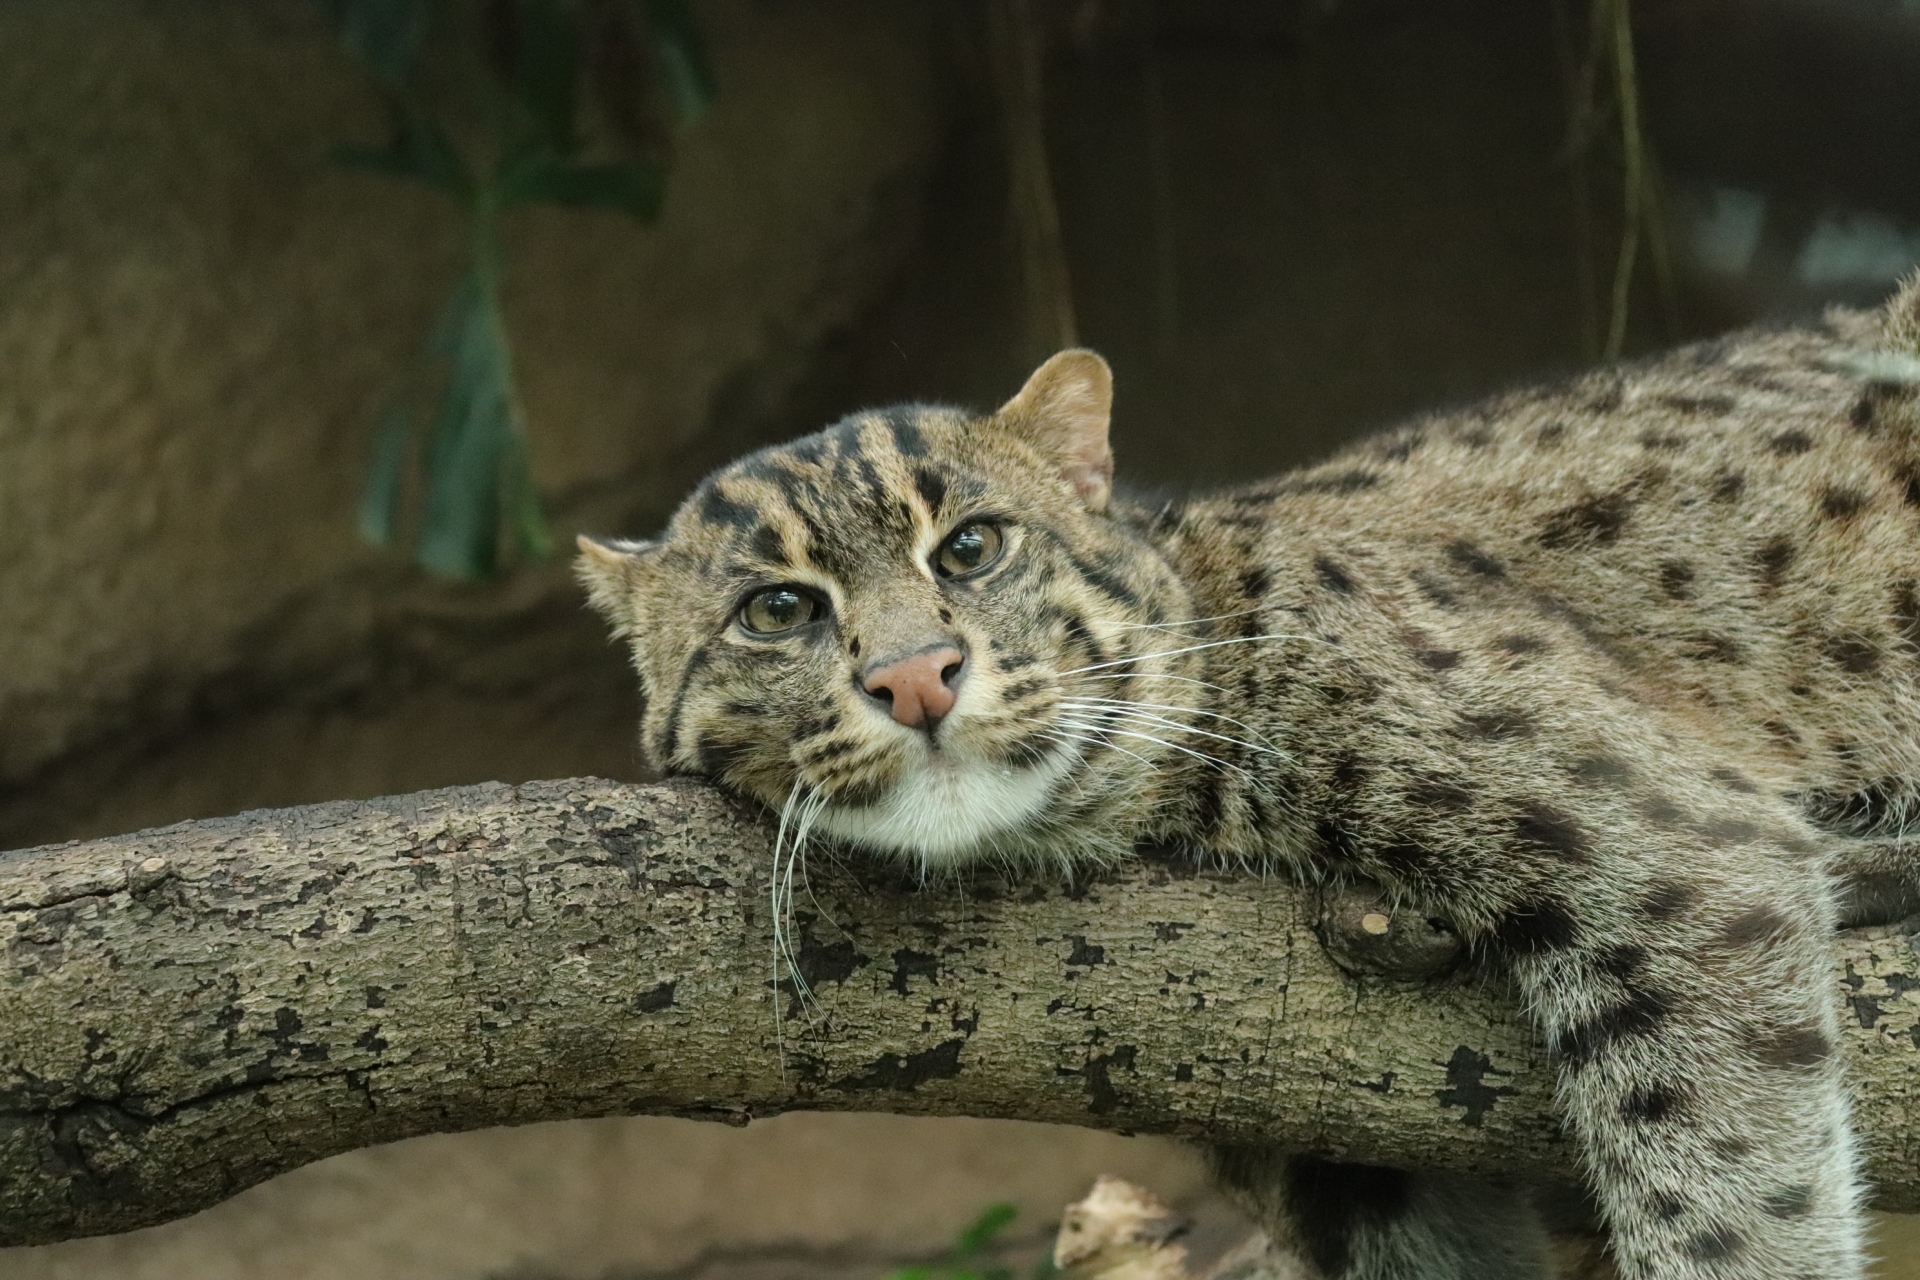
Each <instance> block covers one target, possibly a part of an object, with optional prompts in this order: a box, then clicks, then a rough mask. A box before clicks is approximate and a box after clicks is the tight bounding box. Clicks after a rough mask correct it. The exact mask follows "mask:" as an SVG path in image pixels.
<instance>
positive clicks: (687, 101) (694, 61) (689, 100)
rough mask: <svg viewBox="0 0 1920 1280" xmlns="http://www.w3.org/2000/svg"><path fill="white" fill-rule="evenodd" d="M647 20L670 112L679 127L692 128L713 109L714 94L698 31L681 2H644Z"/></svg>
mask: <svg viewBox="0 0 1920 1280" xmlns="http://www.w3.org/2000/svg"><path fill="white" fill-rule="evenodd" d="M647 20H648V22H649V24H650V25H651V26H652V27H653V52H654V57H655V58H656V59H657V60H658V61H659V64H660V71H661V74H662V75H663V76H665V78H666V81H667V92H668V93H669V94H670V95H671V96H672V98H673V105H674V109H675V110H676V111H677V112H678V113H679V115H680V121H681V123H682V124H693V123H695V122H696V121H698V120H699V119H700V118H701V117H702V116H704V115H706V114H707V112H708V111H710V110H712V109H713V99H714V94H715V93H716V89H715V86H714V82H713V72H712V71H711V70H710V69H709V67H708V63H707V51H706V45H705V43H704V42H703V41H702V40H701V39H700V29H699V27H697V26H695V25H694V21H693V14H692V13H691V12H690V11H689V10H688V9H687V6H686V3H685V0H647Z"/></svg>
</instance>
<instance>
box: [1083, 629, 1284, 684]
mask: <svg viewBox="0 0 1920 1280" xmlns="http://www.w3.org/2000/svg"><path fill="white" fill-rule="evenodd" d="M1312 638H1313V637H1312V636H1303V635H1295V634H1292V633H1290V632H1284V631H1273V632H1269V633H1267V634H1265V635H1258V636H1234V637H1232V638H1231V639H1228V640H1209V641H1207V642H1206V643H1205V644H1190V645H1184V646H1182V647H1181V648H1178V649H1155V650H1150V651H1149V652H1147V653H1142V654H1138V655H1136V656H1134V657H1131V658H1116V659H1114V660H1113V661H1112V662H1095V663H1092V664H1090V665H1088V666H1084V667H1074V668H1072V669H1070V670H1067V671H1062V672H1061V673H1060V674H1061V675H1063V676H1077V675H1079V674H1081V673H1082V672H1086V671H1099V670H1101V669H1103V668H1105V667H1124V666H1127V665H1128V664H1130V663H1135V662H1145V661H1147V660H1148V659H1150V658H1171V657H1174V656H1176V655H1178V654H1182V653H1198V652H1200V651H1201V650H1202V649H1218V648H1219V647H1220V646H1221V645H1227V644H1253V643H1256V642H1257V641H1261V640H1311V639H1312Z"/></svg>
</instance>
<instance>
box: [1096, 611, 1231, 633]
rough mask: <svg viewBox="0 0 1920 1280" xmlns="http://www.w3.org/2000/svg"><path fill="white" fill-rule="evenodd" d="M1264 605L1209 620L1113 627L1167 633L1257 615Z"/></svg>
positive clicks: (1191, 619)
mask: <svg viewBox="0 0 1920 1280" xmlns="http://www.w3.org/2000/svg"><path fill="white" fill-rule="evenodd" d="M1265 607H1266V606H1265V605H1254V606H1253V607H1252V608H1250V609H1239V610H1236V611H1235V612H1233V613H1216V614H1214V615H1213V616H1212V617H1210V618H1188V619H1187V620H1186V621H1184V622H1122V623H1120V624H1118V625H1117V626H1115V627H1113V628H1112V630H1115V631H1139V630H1148V631H1168V630H1171V629H1172V628H1174V627H1197V626H1199V625H1200V624H1201V623H1203V622H1224V621H1225V620H1226V619H1228V618H1244V617H1246V616H1247V615H1248V614H1250V613H1258V612H1260V610H1261V609H1263V608H1265Z"/></svg>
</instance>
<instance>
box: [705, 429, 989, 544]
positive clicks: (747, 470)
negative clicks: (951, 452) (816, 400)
mask: <svg viewBox="0 0 1920 1280" xmlns="http://www.w3.org/2000/svg"><path fill="white" fill-rule="evenodd" d="M935 415H939V416H941V417H946V418H947V419H948V420H949V421H952V420H953V419H954V418H957V417H958V415H957V413H956V411H953V410H942V409H926V408H922V407H921V406H903V407H900V408H895V409H888V410H882V411H877V412H872V413H863V414H856V415H854V416H852V417H849V418H845V419H842V420H841V421H840V422H837V423H835V424H834V425H833V426H831V427H828V428H826V429H825V430H824V431H819V432H816V433H815V434H813V435H810V436H806V437H803V438H802V439H799V440H795V441H793V442H792V443H790V444H784V445H777V446H775V447H773V448H770V449H763V450H761V451H760V452H758V453H755V454H751V455H749V456H748V457H746V458H743V459H741V460H740V461H739V462H736V463H733V464H732V465H730V466H728V467H726V468H725V469H723V470H722V471H720V472H719V473H718V474H716V475H715V476H713V477H712V478H710V479H709V480H708V481H707V482H706V483H705V484H703V485H702V486H701V488H700V489H699V491H697V492H696V493H695V494H694V495H693V496H692V498H690V499H689V500H688V504H687V506H688V509H689V510H690V512H691V513H692V514H693V515H694V516H695V517H696V518H697V520H698V522H699V524H700V525H701V526H703V527H704V528H703V532H705V533H706V534H707V535H708V536H717V537H719V538H720V539H721V542H720V544H719V546H718V547H716V550H718V551H720V553H721V558H723V559H725V560H727V561H730V562H731V563H732V565H733V567H734V568H735V569H736V570H738V571H741V572H749V573H750V572H765V571H769V570H771V571H778V570H779V569H781V568H787V567H810V568H814V569H818V570H820V571H822V572H825V573H829V574H833V575H834V576H836V577H853V576H858V575H859V573H860V570H861V569H862V568H865V567H870V566H871V565H872V564H873V563H874V559H875V552H876V551H877V550H880V549H882V548H890V547H897V548H905V547H907V546H909V545H911V544H913V543H914V542H916V541H917V540H918V539H919V537H920V535H921V534H922V532H923V531H924V530H925V529H926V528H927V527H928V525H929V524H934V523H938V521H939V519H940V518H941V512H942V510H943V509H944V508H946V507H947V506H949V505H950V504H951V503H953V502H955V501H964V500H967V499H968V498H971V497H975V496H977V495H978V493H979V492H980V491H981V489H982V488H983V486H981V485H980V484H979V483H978V482H977V481H975V480H973V479H971V478H969V477H965V476H962V475H958V474H956V473H955V471H954V469H953V468H952V467H951V466H950V465H948V464H947V463H945V462H943V461H942V460H941V459H940V458H938V457H937V456H935V452H934V450H933V449H932V448H931V447H930V441H929V439H928V433H927V432H926V431H924V430H923V429H922V428H923V426H933V425H935V424H934V423H932V422H929V419H930V418H933V417H934V416H935Z"/></svg>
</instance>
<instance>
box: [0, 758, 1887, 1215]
mask: <svg viewBox="0 0 1920 1280" xmlns="http://www.w3.org/2000/svg"><path fill="white" fill-rule="evenodd" d="M769 861H770V858H769V833H768V830H767V827H766V824H765V823H764V822H763V821H762V820H761V819H760V818H759V817H758V816H757V815H755V814H753V813H751V812H749V811H747V810H745V809H743V808H741V807H740V806H738V805H736V804H734V803H733V802H731V801H729V800H727V799H726V798H725V797H723V796H721V795H719V794H718V793H716V792H714V791H712V790H710V789H708V788H705V787H702V786H698V785H694V784H689V783H670V784H663V785H658V786H624V785H619V784H615V783H610V782H604V781H600V780H596V779H576V780H571V781H562V782H543V783H532V784H528V785H525V786H520V787H504V786H498V785H490V786H481V787H464V788H456V789H451V790H445V791H430V792H422V793H420V794H418V795H412V796H401V797H394V798H389V799H383V800H374V801H368V802H364V803H362V802H354V803H337V804H325V805H314V806H310V807H307V808H300V809H287V810H278V811H263V812H257V813H251V814H243V815H240V816H238V817H234V818H222V819H217V820H212V821H206V822H190V823H182V824H180V825H177V826H173V827H166V828H162V829H159V830H155V831H146V832H140V833H137V834H134V835H130V836H122V837H118V838H115V839H110V840H98V841H92V842H89V843H84V844H69V845H62V846H49V847H46V848H41V849H29V850H23V851H19V852H15V853H8V854H0V918H3V919H4V925H0V950H4V953H5V961H4V964H0V1245H20V1244H35V1243H43V1242H47V1241H52V1240H59V1239H64V1238H68V1237H72V1236H82V1235H92V1234H98V1233H102V1232H110V1231H124V1230H128V1229H130V1228H133V1227H140V1226H145V1225H148V1224H150V1223H155V1222H161V1221H164V1220H166V1219H169V1218H175V1217H180V1216H182V1215H185V1214H188V1213H192V1212H194V1211H195V1210H198V1209H201V1208H204V1207H206V1206H207V1205H210V1204H213V1203H214V1202H216V1201H218V1200H220V1199H223V1198H224V1197H226V1196H229V1195H232V1194H233V1193H235V1192H237V1191H239V1190H241V1189H242V1188H244V1187H247V1186H250V1185H252V1184H254V1183H256V1182H260V1181H262V1180H264V1179H266V1178H270V1177H272V1176H273V1175H275V1174H277V1173H281V1172H284V1171H285V1170H287V1169H291V1168H294V1167H296V1166H298V1165H301V1164H305V1163H307V1162H309V1161H312V1160H318V1159H320V1158H322V1157H324V1156H328V1155H332V1154H334V1153H336V1152H340V1151H346V1150H350V1149H352V1148H355V1147H363V1146H367V1145H370V1144H373V1143H379V1142H390V1141H393V1140H395V1139H398V1138H404V1137H409V1136H411V1135H414V1134H420V1133H432V1132H445V1131H451V1130H459V1129H472V1128H479V1127H482V1126H486V1125H497V1124H523V1123H527V1122H530V1121H536V1120H557V1119H564V1118H570V1117H577V1116H597V1115H614V1114H635V1113H652V1114H670V1115H682V1116H695V1117H700V1118H705V1119H717V1120H724V1121H727V1122H730V1123H746V1122H747V1121H748V1120H749V1119H751V1118H753V1117H756V1116H767V1115H772V1114H774V1113H776V1112H779V1111H782V1110H791V1109H800V1108H830V1109H852V1110H873V1111H897V1112H915V1113H921V1114H944V1115H975V1116H1007V1117H1017V1118H1021V1119H1027V1120H1045V1121H1053V1122H1058V1123H1065V1124H1082V1125H1094V1126H1097V1127H1100V1128H1107V1129H1118V1130H1127V1131H1137V1132H1155V1133H1174V1134H1182V1135H1189V1136H1195V1137H1200V1136H1204V1137H1207V1138H1212V1139H1218V1140H1225V1141H1236V1142H1238V1141H1249V1140H1257V1139H1265V1140H1272V1141H1277V1142H1281V1143H1285V1144H1288V1145H1291V1146H1294V1147H1298V1148H1302V1149H1311V1150H1315V1151H1320V1152H1323V1153H1326V1154H1329V1155H1335V1156H1341V1157H1348V1158H1353V1159H1358V1160H1367V1161H1376V1162H1381V1163H1391V1164H1402V1165H1415V1166H1418V1165H1428V1166H1444V1167H1449V1168H1455V1169H1461V1170H1469V1171H1477V1172H1480V1173H1483V1174H1489V1175H1498V1176H1507V1177H1519V1178H1527V1179H1538V1180H1549V1181H1567V1180H1570V1179H1571V1178H1572V1177H1573V1169H1572V1163H1571V1153H1570V1151H1569V1149H1568V1145H1567V1143H1566V1142H1565V1140H1564V1139H1563V1138H1562V1137H1561V1135H1560V1133H1559V1130H1558V1125H1557V1122H1556V1120H1555V1117H1554V1112H1553V1108H1552V1105H1551V1091H1552V1079H1551V1072H1550V1070H1549V1067H1548V1064H1547V1061H1546V1058H1545V1054H1544V1053H1543V1051H1542V1050H1541V1048H1540V1046H1539V1045H1537V1044H1536V1043H1535V1041H1534V1040H1533V1038H1532V1037H1531V1036H1530V1035H1529V1034H1528V1033H1527V1032H1526V1030H1525V1029H1524V1027H1523V1026H1522V1024H1521V1023H1520V1022H1519V1020H1518V1017H1517V1012H1516V1010H1515V1008H1514V1007H1513V1004H1512V1002H1511V1000H1510V999H1509V998H1508V997H1507V995H1506V994H1505V993H1504V991H1503V990H1502V988H1501V985H1500V984H1499V983H1498V982H1497V981H1495V980H1491V979H1489V978H1488V977H1487V976H1485V975H1484V974H1476V973H1475V972H1474V971H1472V970H1468V971H1466V973H1465V974H1464V975H1462V976H1456V977H1454V978H1451V979H1446V978H1442V979H1437V980H1434V981H1430V982H1427V983H1424V984H1419V985H1412V984H1399V983H1393V982H1387V981H1381V980H1373V979H1361V978H1355V977H1353V976H1351V975H1349V974H1348V973H1346V972H1345V971H1343V970H1342V969H1340V968H1338V967H1336V966H1335V965H1334V964H1333V962H1332V961H1331V960H1330V959H1329V958H1328V956H1327V954H1326V952H1325V951H1324V950H1323V949H1322V947H1321V946H1320V943H1319V942H1318V940H1317V939H1316V938H1315V935H1314V932H1313V926H1314V923H1315V921H1316V919H1319V918H1321V915H1322V907H1321V904H1319V903H1317V902H1316V901H1315V900H1314V898H1313V896H1312V895H1311V894H1310V893H1308V892H1306V891H1303V890H1301V889H1299V888H1297V887H1294V886H1292V885H1289V884H1286V883H1282V882H1279V881H1273V880H1269V881H1261V880H1259V879H1257V878H1255V877H1251V876H1246V875H1236V874H1228V873H1211V872H1208V873H1202V872H1196V871H1195V870H1194V869H1193V868H1192V867H1190V866H1188V865H1185V864H1183V863H1180V862H1177V861H1171V860H1162V859H1156V858H1152V857H1142V858H1140V859H1138V860H1136V861H1135V862H1133V863H1131V864H1129V865H1128V866H1126V867H1123V868H1121V869H1118V870H1115V871H1112V872H1108V873H1103V874H1100V875H1097V876H1094V877H1091V878H1089V879H1086V880H1083V881H1081V882H1079V883H1078V884H1075V885H1064V884H1060V883H1046V882H1041V881H1028V880H1017V881H1011V882H1008V881H999V880H994V879H992V878H988V877H982V878H979V879H976V880H975V881H973V882H971V883H969V884H968V885H967V886H965V888H964V889H961V888H947V889H935V890H927V891H915V890H914V889H913V888H912V887H911V886H908V885H905V884H902V883H897V882H884V883H883V882H877V881H876V880H875V879H874V878H873V876H874V873H873V872H872V871H871V870H865V871H863V872H862V873H861V875H859V876H856V875H853V874H850V873H849V871H848V870H847V869H845V868H839V867H835V866H832V865H830V864H829V860H827V859H818V860H816V865H815V867H814V868H813V872H812V892H811V894H807V893H802V894H801V895H800V901H801V905H802V913H801V920H800V938H801V946H800V963H801V968H802V971H803V973H804V975H805V977H806V979H807V981H808V982H809V983H810V984H811V986H812V988H813V990H814V992H815V996H816V999H817V1001H818V1004H817V1007H815V1008H814V1009H813V1010H812V1011H811V1013H807V1012H803V1011H802V1010H801V1009H800V1007H799V1004H798V1001H797V1000H796V999H795V997H794V996H793V994H792V992H791V990H787V989H783V990H780V991H777V992H776V990H775V989H774V987H773V984H772V981H771V977H772V973H771V960H770V938H769V927H768V916H767V909H766V870H767V867H768V864H769ZM1369 927H1370V928H1377V927H1378V917H1377V916H1374V917H1371V918H1370V925H1369ZM1834 998H1835V999H1836V1000H1844V1001H1846V1002H1847V1007H1848V1016H1847V1027H1848V1037H1847V1047H1848V1051H1849V1052H1850V1053H1851V1054H1852V1055H1853V1062H1854V1067H1855V1079H1856V1080H1857V1082H1858V1083H1857V1095H1858V1098H1859V1118H1860V1127H1861V1130H1862V1134H1863V1137H1864V1141H1865V1146H1866V1150H1867V1160H1868V1172H1869V1175H1870V1177H1872V1178H1873V1180H1874V1181H1875V1182H1876V1184H1877V1185H1878V1188H1879V1192H1880V1196H1881V1200H1882V1203H1883V1204H1884V1205H1885V1206H1886V1207H1889V1208H1913V1207H1916V1206H1920V1151H1916V1149H1915V1144H1916V1139H1915V1135H1914V1123H1913V1118H1914V1114H1915V1105H1916V1102H1915V1097H1916V1092H1917V1091H1920V959H1917V958H1916V955H1915V951H1914V947H1913V945H1912V941H1911V939H1910V936H1909V935H1908V934H1907V933H1905V932H1902V931H1901V930H1899V929H1864V930H1856V931H1853V932H1850V933H1846V934H1842V935H1840V937H1838V938H1837V939H1836V941H1835V956H1834ZM776 999H778V1001H779V1003H780V1005H781V1006H782V1008H783V1010H784V1013H785V1019H784V1025H785V1031H784V1068H783V1065H782V1055H783V1049H782V1045H781V1037H779V1036H778V1035H777V1033H776V1017H775V1001H776Z"/></svg>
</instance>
